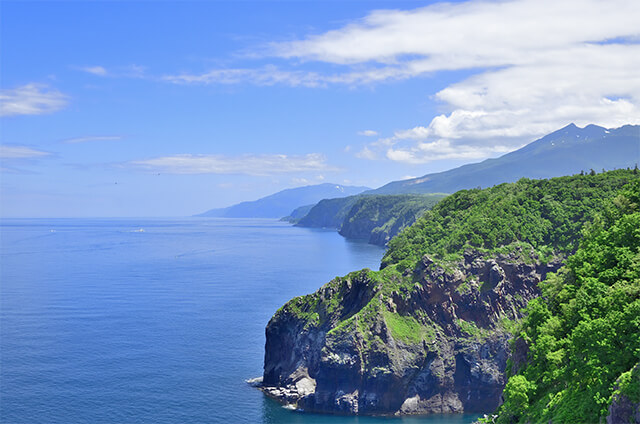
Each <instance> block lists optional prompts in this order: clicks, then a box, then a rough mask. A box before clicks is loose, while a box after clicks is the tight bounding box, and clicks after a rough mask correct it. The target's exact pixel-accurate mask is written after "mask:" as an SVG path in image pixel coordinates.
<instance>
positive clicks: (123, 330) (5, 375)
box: [0, 218, 475, 424]
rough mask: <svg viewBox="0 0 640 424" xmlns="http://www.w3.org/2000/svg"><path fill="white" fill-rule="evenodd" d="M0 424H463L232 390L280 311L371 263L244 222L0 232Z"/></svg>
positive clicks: (333, 239) (56, 226) (354, 247)
mask: <svg viewBox="0 0 640 424" xmlns="http://www.w3.org/2000/svg"><path fill="white" fill-rule="evenodd" d="M0 247H1V249H0V422H2V423H4V424H9V423H29V424H35V423H65V424H73V423H258V424H260V423H263V424H271V423H299V424H312V423H313V424H347V423H349V424H352V423H358V424H376V423H379V424H383V423H384V424H386V423H389V424H391V423H408V424H417V423H428V424H436V423H437V424H445V423H446V424H454V423H455V424H462V423H468V422H471V421H472V420H473V419H474V418H475V417H474V416H461V415H443V416H429V417H410V418H407V417H405V418H372V417H340V416H328V415H316V414H306V413H300V412H295V411H290V410H287V409H284V408H282V407H281V406H280V405H279V404H277V403H276V402H274V401H272V400H271V399H268V398H266V397H265V396H264V395H263V394H262V393H261V392H259V391H258V390H256V389H254V388H252V387H250V386H249V385H248V384H246V382H245V380H247V379H250V378H252V377H257V376H260V375H261V374H262V364H263V355H264V342H265V340H264V328H265V325H266V324H267V322H268V320H269V318H270V317H271V316H272V314H273V313H274V312H275V311H276V310H277V309H278V308H279V307H280V306H281V305H282V304H283V303H285V302H286V301H287V300H289V299H291V298H292V297H295V296H299V295H303V294H307V293H311V292H313V291H315V290H316V289H318V288H319V287H320V286H321V285H322V284H324V283H326V282H328V281H329V280H331V279H332V278H333V277H335V276H338V275H344V274H346V273H348V272H350V271H353V270H357V269H361V268H365V267H368V268H372V269H377V268H378V264H379V261H380V258H381V257H382V254H383V250H382V249H381V248H379V247H376V246H372V245H368V244H366V243H362V242H353V241H347V240H345V239H344V238H342V237H340V236H339V235H338V234H337V233H335V232H333V231H322V230H311V229H305V228H295V227H292V226H290V225H289V224H286V223H282V222H278V221H275V220H249V219H206V218H192V219H109V220H105V219H5V220H2V221H0Z"/></svg>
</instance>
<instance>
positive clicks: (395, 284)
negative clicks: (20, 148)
mask: <svg viewBox="0 0 640 424" xmlns="http://www.w3.org/2000/svg"><path fill="white" fill-rule="evenodd" d="M525 257H527V258H529V260H525V259H524V258H525ZM559 267H560V262H559V261H553V262H551V263H548V264H544V263H541V262H540V261H539V260H538V258H537V257H536V256H535V254H534V253H533V251H532V252H530V254H529V252H527V254H526V255H523V254H522V252H515V251H514V252H511V253H507V254H500V255H493V256H487V255H486V254H483V253H482V252H479V251H474V250H468V251H465V252H464V255H463V257H462V258H461V259H459V260H458V261H455V262H451V261H450V262H444V261H439V260H434V259H433V258H431V257H429V256H424V257H423V258H422V260H421V261H419V262H418V264H417V265H416V267H415V268H414V269H413V270H407V271H405V272H404V273H403V272H400V271H398V270H397V269H396V268H395V267H394V269H391V268H390V269H385V270H382V271H379V272H372V271H369V270H363V271H359V272H355V273H351V274H349V275H347V276H345V277H343V278H336V279H335V280H333V281H332V282H330V283H328V284H327V285H325V286H323V287H322V288H321V289H320V290H318V291H317V292H316V293H314V294H311V295H308V296H303V297H299V298H295V299H293V300H291V301H290V302H288V303H287V304H286V305H284V306H283V307H282V308H281V309H280V310H279V311H278V312H277V313H276V314H275V315H274V317H273V318H272V319H271V321H270V322H269V324H268V325H267V328H266V346H265V364H264V380H263V385H262V390H263V391H264V392H265V393H266V394H267V395H269V396H271V397H274V398H276V399H278V400H280V401H281V402H283V403H286V404H290V405H294V406H295V407H297V408H300V409H304V410H306V411H317V412H330V413H346V414H423V413H450V412H490V411H492V410H493V409H495V408H496V407H497V406H498V405H499V404H500V402H501V399H500V396H501V393H502V389H503V387H504V384H505V382H506V379H505V376H504V371H505V368H506V363H507V359H508V358H509V357H510V355H511V352H510V347H509V340H510V338H511V333H510V332H509V329H510V328H511V323H512V322H513V321H514V320H518V319H519V318H520V317H521V312H520V310H521V309H522V308H523V307H524V306H525V305H526V304H527V302H528V301H529V300H530V299H532V298H534V297H536V296H538V295H539V292H538V288H537V284H538V283H539V282H540V281H541V280H542V279H543V278H544V277H545V276H546V274H547V273H548V272H553V271H556V270H557V269H558V268H559ZM524 355H525V358H526V352H525V353H524Z"/></svg>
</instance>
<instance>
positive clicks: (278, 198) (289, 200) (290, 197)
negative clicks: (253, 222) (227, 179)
mask: <svg viewBox="0 0 640 424" xmlns="http://www.w3.org/2000/svg"><path fill="white" fill-rule="evenodd" d="M368 189H369V187H364V186H345V185H341V184H333V183H323V184H316V185H307V186H303V187H295V188H289V189H285V190H281V191H279V192H277V193H274V194H271V195H269V196H265V197H261V198H260V199H257V200H252V201H246V202H240V203H237V204H235V205H231V206H228V207H226V208H216V209H210V210H208V211H206V212H203V213H201V214H197V215H195V216H198V217H217V218H282V217H283V216H287V215H289V214H290V213H291V211H293V210H294V209H296V208H298V207H300V206H304V205H309V204H314V203H317V202H319V201H320V200H322V199H326V198H341V197H346V196H351V195H355V194H359V193H361V192H363V191H365V190H368Z"/></svg>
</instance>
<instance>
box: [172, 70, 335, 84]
mask: <svg viewBox="0 0 640 424" xmlns="http://www.w3.org/2000/svg"><path fill="white" fill-rule="evenodd" d="M160 79H161V80H162V81H167V82H171V83H174V84H205V85H207V84H239V83H243V82H250V83H252V84H255V85H264V86H270V85H276V84H285V85H290V86H292V87H297V86H302V87H319V86H324V85H326V84H327V82H330V81H331V78H329V77H326V76H322V75H320V74H318V73H316V72H308V71H287V70H282V69H280V68H278V67H276V66H273V65H267V66H264V67H262V68H258V69H250V68H235V69H234V68H232V69H213V70H210V71H208V72H205V73H202V74H187V73H185V74H179V75H165V76H163V77H161V78H160Z"/></svg>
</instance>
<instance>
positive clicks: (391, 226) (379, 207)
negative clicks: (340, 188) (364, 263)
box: [340, 194, 446, 245]
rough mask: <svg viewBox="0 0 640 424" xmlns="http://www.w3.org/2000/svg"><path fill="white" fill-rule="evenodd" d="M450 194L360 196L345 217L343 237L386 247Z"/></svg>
mask: <svg viewBox="0 0 640 424" xmlns="http://www.w3.org/2000/svg"><path fill="white" fill-rule="evenodd" d="M444 197H446V194H423V195H411V194H400V195H386V196H384V195H366V196H359V199H358V201H357V202H355V203H354V204H353V206H352V207H351V209H350V210H349V212H348V213H347V215H346V216H345V218H344V220H343V222H342V226H341V228H340V234H342V235H343V236H345V237H349V238H360V239H367V240H369V241H370V242H371V243H374V244H380V245H384V244H386V242H387V241H388V240H389V239H391V238H392V237H393V236H395V235H396V234H398V233H399V232H400V231H401V230H403V229H404V228H406V227H408V226H410V225H411V224H413V223H414V222H415V221H416V219H418V218H419V217H421V216H422V214H424V212H425V211H427V210H429V209H431V208H432V207H433V206H434V205H435V204H436V203H438V202H439V201H440V200H442V199H443V198H444Z"/></svg>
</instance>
